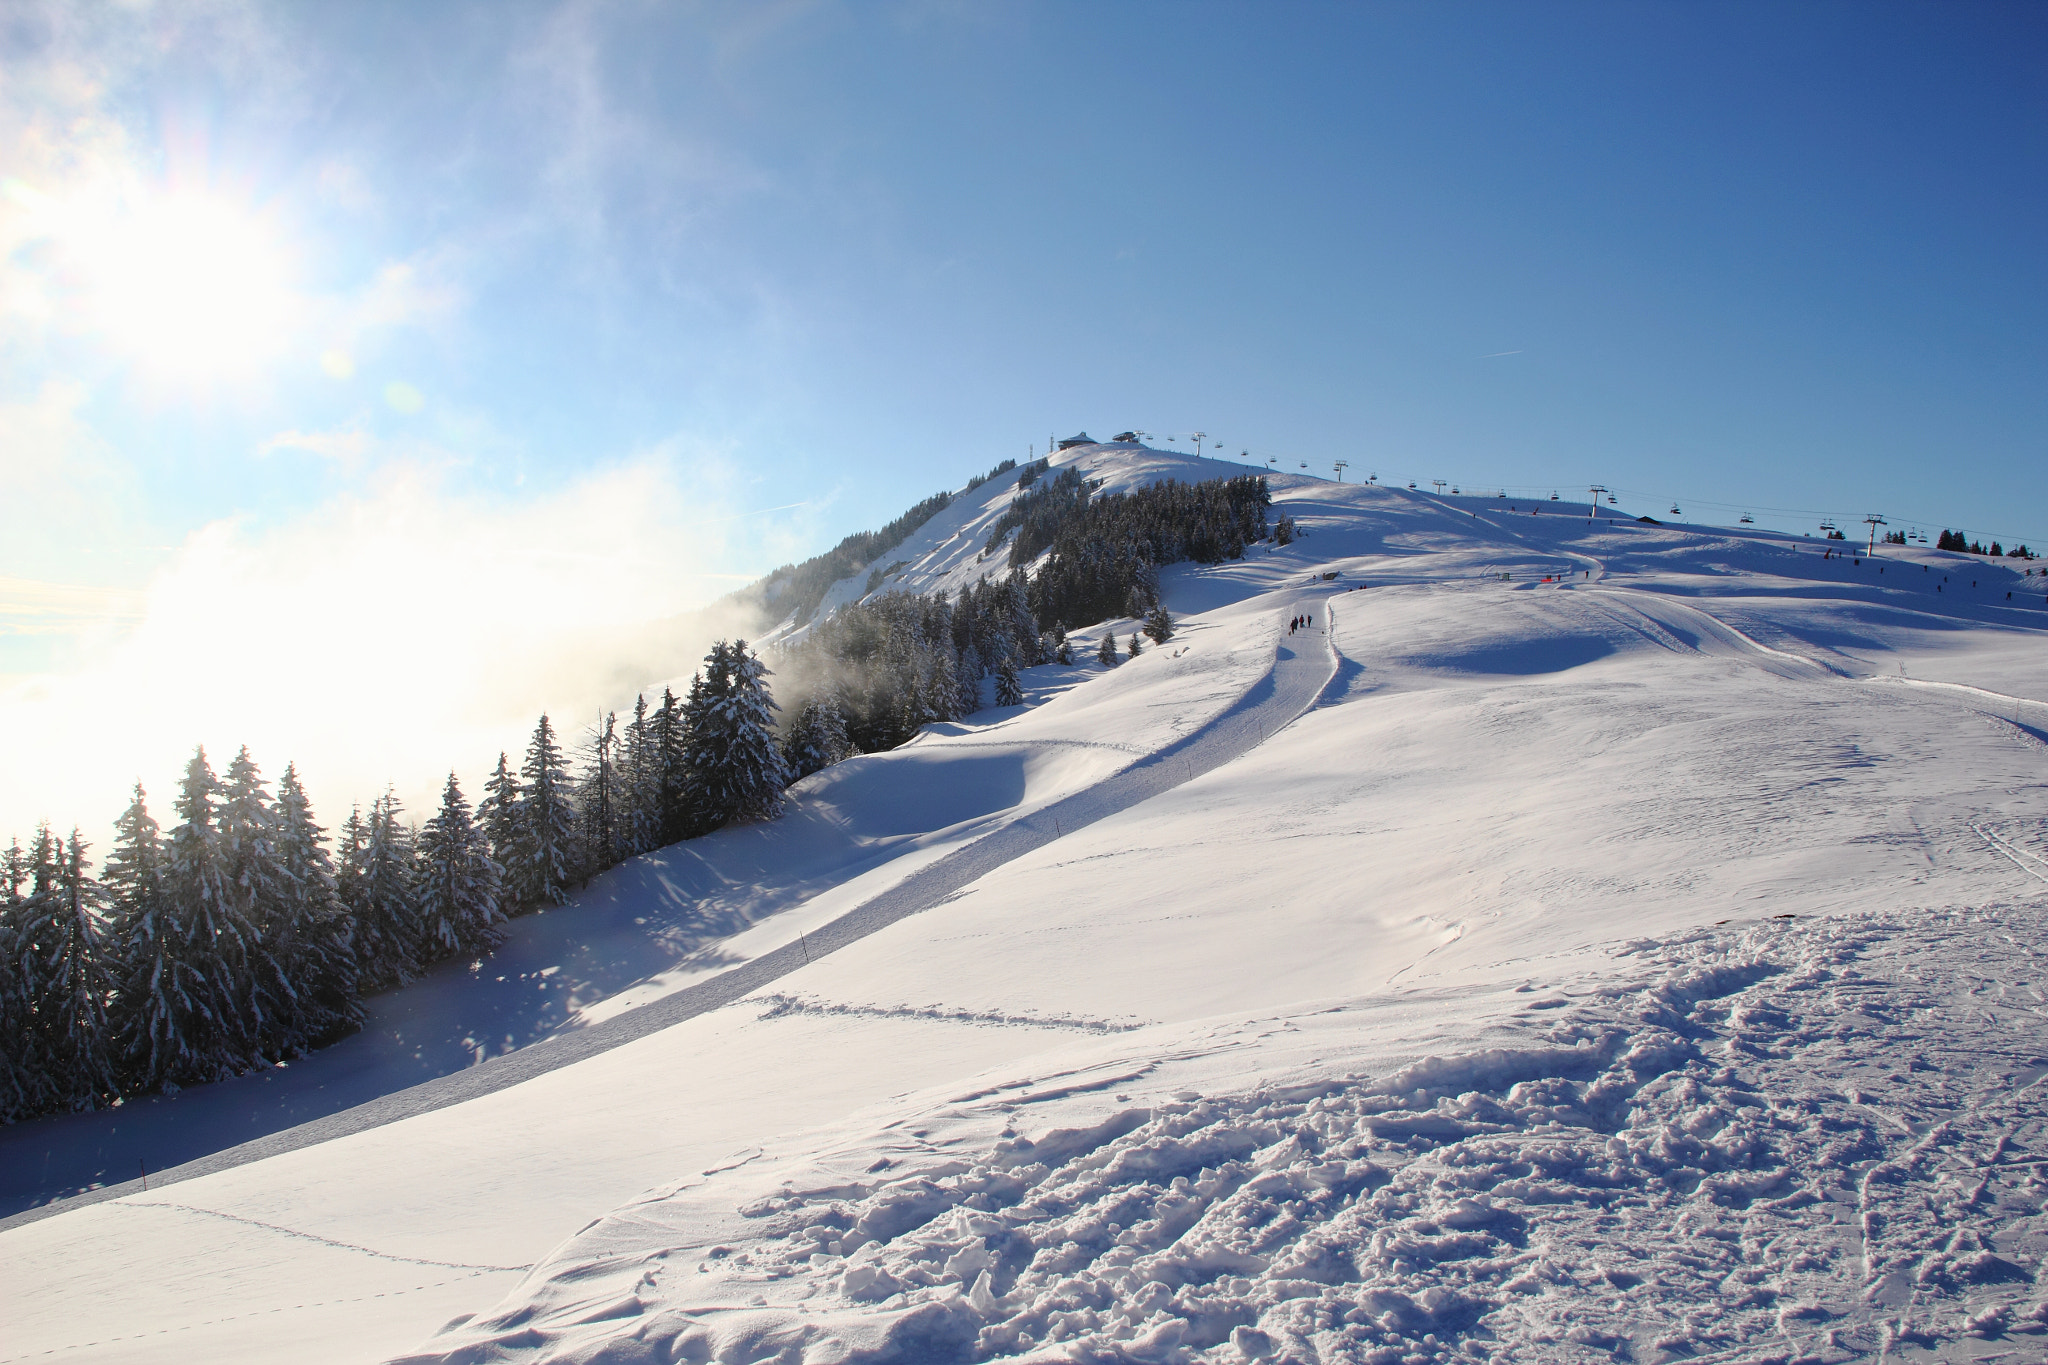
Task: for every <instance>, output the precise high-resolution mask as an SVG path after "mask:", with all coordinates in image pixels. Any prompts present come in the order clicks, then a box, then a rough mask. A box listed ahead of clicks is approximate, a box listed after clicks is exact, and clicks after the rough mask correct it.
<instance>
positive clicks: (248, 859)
mask: <svg viewBox="0 0 2048 1365" xmlns="http://www.w3.org/2000/svg"><path fill="white" fill-rule="evenodd" d="M217 825H218V828H219V830H220V861H221V866H222V868H223V869H224V870H225V871H226V873H227V884H228V895H229V897H230V899H231V901H232V903H233V906H234V913H235V916H236V918H237V919H239V920H241V921H242V922H243V923H246V924H247V925H249V926H250V928H251V929H252V930H253V931H254V932H253V933H252V934H251V936H250V940H249V944H248V962H247V969H246V971H245V972H244V973H243V977H242V989H243V992H244V994H243V996H242V999H241V1000H240V1002H239V1003H238V1004H237V1007H236V1011H235V1012H236V1014H237V1015H238V1016H239V1017H240V1019H241V1020H242V1023H243V1027H244V1028H245V1029H247V1030H248V1042H249V1050H250V1055H251V1057H252V1059H260V1058H275V1057H279V1056H283V1055H285V1053H286V1052H287V1051H288V1050H289V1049H291V1048H292V1046H293V1044H294V1040H293V1039H292V1038H291V1037H290V1032H289V1022H288V1021H289V1020H290V1018H291V1016H292V1014H293V1013H294V1012H295V1006H294V1001H295V997H296V995H297V990H296V988H295V987H294V985H293V983H292V975H291V965H290V964H289V963H287V962H285V961H284V960H283V959H282V958H280V957H279V956H278V955H277V954H276V953H275V952H274V951H273V950H272V945H271V943H270V942H269V935H268V934H267V933H266V932H265V930H266V927H267V926H268V925H269V924H270V923H271V921H272V920H274V919H275V918H276V915H277V909H278V906H279V904H280V903H281V902H282V901H283V899H284V874H283V871H282V869H280V868H279V867H278V862H277V845H276V816H275V813H274V812H273V811H272V809H271V805H270V794H269V793H268V792H266V791H265V790H264V788H263V774H262V773H261V772H260V771H259V770H258V769H257V767H256V760H255V759H253V758H251V757H250V756H249V747H248V746H247V745H246V744H245V745H243V746H242V749H241V752H239V753H237V754H236V755H235V758H234V761H233V762H232V763H230V764H228V770H227V772H226V773H225V774H224V775H223V778H222V782H221V804H220V811H219V814H218V817H217Z"/></svg>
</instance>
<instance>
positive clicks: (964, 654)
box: [953, 644, 985, 719]
mask: <svg viewBox="0 0 2048 1365" xmlns="http://www.w3.org/2000/svg"><path fill="white" fill-rule="evenodd" d="M984 672H985V670H984V669H983V668H982V666H981V651H980V650H978V649H976V648H975V647H974V646H973V645H971V644H970V645H968V646H967V648H965V649H963V650H961V651H960V662H959V663H958V664H957V665H956V666H955V667H954V669H953V690H954V691H955V692H956V693H958V694H959V695H958V696H956V697H955V698H954V700H953V715H954V718H955V719H958V718H960V717H963V716H971V715H973V714H974V713H975V712H976V711H979V710H980V709H981V708H982V700H981V678H982V674H983V673H984Z"/></svg>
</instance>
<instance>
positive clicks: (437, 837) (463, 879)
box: [417, 773, 505, 962]
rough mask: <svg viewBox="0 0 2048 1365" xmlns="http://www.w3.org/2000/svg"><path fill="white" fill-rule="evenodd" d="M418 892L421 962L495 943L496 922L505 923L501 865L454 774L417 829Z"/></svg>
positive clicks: (477, 951)
mask: <svg viewBox="0 0 2048 1365" xmlns="http://www.w3.org/2000/svg"><path fill="white" fill-rule="evenodd" d="M417 896H418V902H419V917H420V942H421V957H422V959H423V961H425V962H434V961H438V960H440V959H442V958H448V957H470V956H474V955H477V954H480V953H487V952H489V951H490V950H491V949H493V948H495V947H497V946H498V941H499V939H500V938H501V937H502V931H501V930H500V929H499V928H498V926H499V925H501V924H503V923H504V922H505V913H504V910H503V908H502V905H501V902H502V900H503V899H504V886H503V884H502V880H501V877H500V870H499V867H498V865H497V863H495V862H493V861H492V860H491V854H490V849H489V847H488V846H487V845H486V843H485V840H484V836H483V831H481V830H479V829H478V828H477V827H476V824H475V822H474V821H473V820H471V818H470V814H469V802H468V801H467V800H466V799H465V798H464V797H463V795H462V788H461V787H460V786H459V785H457V783H456V781H455V774H454V773H450V774H448V785H447V787H446V788H444V789H443V790H442V792H441V809H440V810H439V812H437V813H436V814H435V815H434V818H433V819H431V820H429V821H427V823H426V826H425V827H424V828H423V829H421V830H420V839H419V885H418V888H417Z"/></svg>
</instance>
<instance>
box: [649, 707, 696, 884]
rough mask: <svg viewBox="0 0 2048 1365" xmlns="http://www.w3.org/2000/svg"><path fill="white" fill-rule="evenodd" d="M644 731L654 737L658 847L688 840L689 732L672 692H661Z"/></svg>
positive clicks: (681, 709) (681, 708) (681, 710)
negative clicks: (687, 751)
mask: <svg viewBox="0 0 2048 1365" xmlns="http://www.w3.org/2000/svg"><path fill="white" fill-rule="evenodd" d="M647 728H648V732H649V734H651V735H652V736H653V748H654V763H655V774H654V784H655V813H656V821H655V823H656V824H657V825H658V826H659V827H660V831H661V832H660V834H659V836H658V838H659V840H660V845H661V846H666V845H668V844H672V843H674V842H675V841H676V840H678V839H684V838H688V837H689V832H690V802H689V776H688V764H687V762H686V753H685V751H686V749H687V748H688V744H689V732H688V726H687V725H685V723H684V720H683V704H682V703H681V702H679V701H677V700H676V694H675V692H674V690H673V689H671V688H667V687H664V688H662V689H661V705H660V706H658V707H656V708H655V709H654V713H653V715H651V716H650V717H648V721H647Z"/></svg>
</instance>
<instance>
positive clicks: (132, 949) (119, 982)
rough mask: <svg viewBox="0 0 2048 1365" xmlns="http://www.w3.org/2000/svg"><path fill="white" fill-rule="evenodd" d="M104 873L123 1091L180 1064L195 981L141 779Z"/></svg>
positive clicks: (156, 1082)
mask: <svg viewBox="0 0 2048 1365" xmlns="http://www.w3.org/2000/svg"><path fill="white" fill-rule="evenodd" d="M104 875H105V879H106V886H107V891H108V895H109V897H110V899H111V901H112V903H113V934H112V938H113V947H112V952H113V956H114V964H113V971H114V1000H113V1008H112V1010H111V1011H110V1020H109V1022H110V1025H111V1029H112V1035H113V1052H114V1061H115V1066H116V1068H117V1072H118V1074H119V1076H120V1079H121V1080H122V1082H123V1084H124V1088H127V1089H131V1090H133V1089H140V1090H154V1089H157V1088H158V1087H160V1086H162V1085H163V1084H164V1083H165V1082H167V1081H168V1082H170V1083H171V1084H172V1085H175V1084H176V1082H175V1081H172V1080H171V1078H172V1076H173V1075H174V1074H175V1073H176V1072H177V1071H178V1070H179V1069H180V1066H181V1058H182V1055H183V1050H184V1034H185V1027H186V1026H185V1014H186V1012H187V1011H188V1010H189V1009H190V1008H191V1001H192V999H193V997H194V996H195V995H196V993H197V989H198V982H197V981H196V980H194V979H192V978H193V971H192V968H191V966H190V964H188V963H186V962H185V961H184V958H183V954H182V953H181V952H180V951H179V950H178V945H177V942H176V933H175V924H174V922H173V920H172V917H171V914H170V901H169V897H168V895H167V894H166V891H165V887H164V850H163V840H162V837H161V835H160V833H159V830H158V827H157V823H156V821H155V820H153V819H151V818H150V814H149V807H148V803H147V800H146V798H145V797H144V794H143V790H142V784H141V783H139V782H138V783H137V784H136V786H135V799H134V800H133V801H132V802H130V803H129V806H128V809H127V810H126V811H125V812H123V813H122V815H121V818H120V819H119V820H118V821H116V822H115V824H114V848H113V852H112V853H111V854H110V855H109V856H108V858H107V866H106V871H105V874H104Z"/></svg>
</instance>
